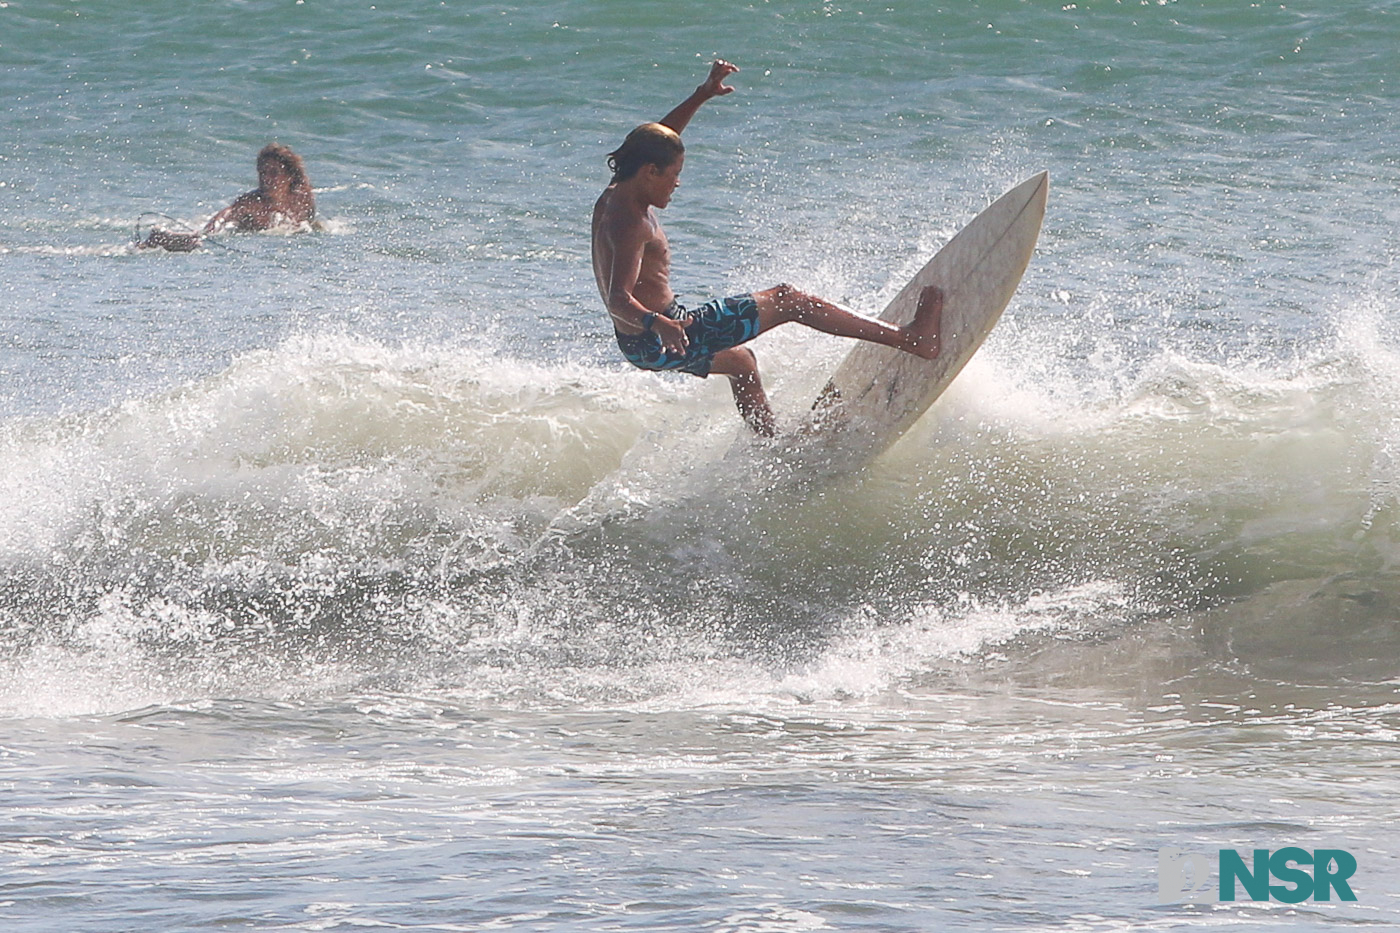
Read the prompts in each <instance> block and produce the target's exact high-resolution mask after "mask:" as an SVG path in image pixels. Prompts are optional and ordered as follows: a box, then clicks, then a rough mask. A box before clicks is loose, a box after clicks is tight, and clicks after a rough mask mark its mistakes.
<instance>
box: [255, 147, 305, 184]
mask: <svg viewBox="0 0 1400 933" xmlns="http://www.w3.org/2000/svg"><path fill="white" fill-rule="evenodd" d="M273 165H280V166H281V167H282V170H283V171H284V172H286V173H287V175H288V176H289V177H290V178H291V179H292V188H293V190H295V189H297V188H310V187H311V179H309V178H307V177H306V166H305V165H304V164H302V161H301V156H299V155H297V154H296V153H295V152H293V151H292V150H291V149H289V148H287V147H286V146H282V145H279V144H278V143H268V144H267V145H266V146H263V147H262V151H261V152H259V153H258V182H259V183H260V184H261V183H262V182H263V173H264V172H266V171H267V169H268V168H270V167H271V166H273Z"/></svg>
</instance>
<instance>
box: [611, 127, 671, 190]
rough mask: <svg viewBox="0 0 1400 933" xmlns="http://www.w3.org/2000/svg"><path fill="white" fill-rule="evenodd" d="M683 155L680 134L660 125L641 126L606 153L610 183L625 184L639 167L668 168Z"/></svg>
mask: <svg viewBox="0 0 1400 933" xmlns="http://www.w3.org/2000/svg"><path fill="white" fill-rule="evenodd" d="M684 154H685V144H684V143H682V142H681V134H680V133H677V132H676V131H675V130H673V129H671V128H670V127H669V126H666V125H665V124H662V123H643V124H642V125H641V126H639V127H637V128H636V129H635V130H633V131H632V132H630V133H628V134H627V138H626V139H624V140H623V141H622V145H621V146H618V147H617V148H616V149H615V150H613V151H612V152H609V153H608V168H610V169H612V173H613V178H612V180H613V181H614V182H619V181H626V180H627V179H629V178H631V177H632V176H633V175H635V174H637V172H638V171H639V170H640V169H641V167H642V166H643V165H655V166H656V167H657V168H662V169H664V168H668V167H670V165H671V163H673V162H675V161H676V160H677V159H679V158H680V157H681V156H682V155H684Z"/></svg>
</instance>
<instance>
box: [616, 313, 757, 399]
mask: <svg viewBox="0 0 1400 933" xmlns="http://www.w3.org/2000/svg"><path fill="white" fill-rule="evenodd" d="M666 316H667V317H669V318H674V319H676V320H678V321H686V320H689V323H688V324H686V325H685V332H686V336H687V337H689V338H690V345H689V346H688V347H686V351H685V353H684V354H677V353H670V352H668V351H667V350H666V349H665V348H663V347H662V346H661V338H660V337H659V336H658V335H657V334H656V333H655V332H654V331H647V332H646V333H644V334H624V333H622V332H621V331H618V332H617V345H618V346H619V347H620V348H621V349H622V355H623V356H625V357H627V360H628V362H630V363H631V364H632V365H633V366H637V367H639V368H641V369H660V370H679V371H680V372H683V373H690V374H691V375H695V376H700V377H701V378H704V377H705V376H708V375H709V374H710V365H711V364H712V363H713V362H714V359H715V354H716V353H718V352H720V351H721V350H728V349H729V348H730V347H737V346H738V345H739V344H741V343H747V342H748V341H750V340H752V339H753V338H755V337H757V336H758V304H757V303H756V302H755V301H754V300H753V295H751V294H748V293H745V294H742V295H734V296H733V297H730V298H716V299H715V300H713V301H707V302H705V303H704V304H703V305H701V306H700V307H699V308H697V309H696V310H694V311H687V310H686V309H685V307H684V306H683V305H681V304H680V303H679V302H676V301H672V302H671V307H669V308H667V309H666Z"/></svg>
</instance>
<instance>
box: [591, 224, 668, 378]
mask: <svg viewBox="0 0 1400 933" xmlns="http://www.w3.org/2000/svg"><path fill="white" fill-rule="evenodd" d="M600 235H601V236H606V237H607V238H608V245H609V246H610V247H611V249H610V250H609V253H610V257H609V259H608V262H607V266H606V269H605V270H604V274H605V275H606V277H607V278H606V281H607V292H606V299H607V305H608V314H610V315H612V317H613V320H616V321H620V322H622V323H623V324H627V325H629V326H631V327H635V328H637V329H638V330H643V331H644V330H647V322H648V321H650V322H651V329H652V330H654V331H656V334H657V336H658V337H660V338H661V345H662V346H663V347H665V348H666V349H667V350H669V351H671V352H673V353H684V352H685V348H686V346H687V345H688V344H689V343H690V338H689V337H687V336H686V333H685V327H684V326H682V325H681V324H680V322H678V321H675V320H673V319H671V318H669V317H666V316H665V315H664V314H657V313H655V312H653V311H651V310H650V309H648V308H647V306H646V305H644V304H642V303H641V302H640V301H638V300H637V298H636V295H635V294H634V292H635V291H636V289H637V279H638V278H640V277H641V273H642V253H643V252H644V251H645V250H646V244H647V240H648V239H649V237H650V233H649V231H648V228H647V225H646V223H645V222H637V223H631V224H627V225H626V226H623V227H619V228H616V229H614V230H611V231H607V230H604V231H601V232H600Z"/></svg>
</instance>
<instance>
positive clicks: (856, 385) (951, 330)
mask: <svg viewBox="0 0 1400 933" xmlns="http://www.w3.org/2000/svg"><path fill="white" fill-rule="evenodd" d="M1049 189H1050V177H1049V173H1048V172H1041V173H1040V174H1039V175H1036V176H1034V177H1032V178H1029V179H1027V180H1026V181H1024V182H1022V183H1021V184H1019V185H1017V186H1016V187H1015V188H1012V189H1011V190H1010V191H1008V192H1007V193H1006V194H1004V195H1002V196H1001V197H1000V198H998V199H997V200H996V201H995V202H994V203H993V204H992V205H991V206H990V207H988V208H987V209H986V210H984V211H983V212H982V213H980V214H978V215H977V216H976V217H975V218H973V220H972V222H971V223H969V224H968V225H967V226H966V227H964V228H963V229H962V230H961V231H960V232H959V233H958V234H957V236H955V237H953V238H952V239H951V240H949V241H948V243H947V244H946V245H944V247H943V248H942V249H940V250H939V251H938V253H937V255H935V256H934V257H933V258H932V259H930V260H929V261H928V263H927V264H926V265H925V266H924V267H923V268H922V269H920V270H919V272H918V274H917V275H915V276H914V278H913V279H911V280H910V281H909V284H907V285H905V286H904V288H902V289H900V292H899V294H897V295H895V297H894V300H893V301H891V302H890V304H889V306H888V307H887V308H885V311H884V313H883V314H881V315H880V319H881V320H883V321H889V322H890V323H892V324H898V325H900V326H904V325H905V324H907V323H909V322H910V321H911V320H913V318H914V312H915V310H916V309H917V308H918V304H919V299H920V296H921V295H922V294H923V291H924V289H925V288H926V287H928V286H930V285H933V286H937V287H938V288H941V289H942V290H943V323H942V328H941V330H940V334H941V340H942V349H941V351H940V353H939V355H938V357H937V359H933V360H924V359H920V358H919V357H917V356H914V355H913V354H910V353H904V352H901V351H899V350H893V349H890V348H889V347H882V346H880V345H879V344H874V343H866V342H862V343H860V344H858V345H857V346H856V347H855V348H854V349H852V350H851V352H850V354H848V355H847V357H846V359H845V361H844V362H842V363H841V365H840V367H838V368H837V370H836V373H835V374H834V375H833V376H832V377H831V380H830V381H829V382H828V383H827V385H826V388H825V389H823V390H822V393H821V396H820V397H819V398H818V399H817V401H816V403H815V404H814V405H813V406H812V416H811V421H810V423H809V424H807V425H806V426H805V429H804V430H803V431H802V432H801V433H803V434H806V435H808V436H809V438H811V440H812V441H814V442H816V443H819V444H821V446H823V447H826V448H836V449H839V450H840V451H841V452H842V454H843V455H849V456H850V457H851V459H853V460H863V459H870V458H872V457H875V456H876V455H877V454H879V453H881V452H882V451H884V450H885V449H886V448H888V447H889V446H890V445H891V444H893V443H894V442H895V441H897V440H899V438H900V436H901V435H902V434H904V432H905V431H907V430H909V428H910V427H911V426H913V424H914V422H915V421H917V420H918V419H919V416H920V415H922V414H923V413H924V412H925V411H926V410H928V407H929V406H930V405H932V404H933V402H934V400H935V399H937V398H938V396H939V395H941V394H942V393H943V390H944V389H946V388H947V387H948V384H949V383H951V382H952V381H953V378H954V377H955V376H957V374H958V373H959V372H960V371H961V370H962V368H963V367H964V366H965V365H967V361H968V360H970V359H972V354H974V353H976V352H977V348H978V347H980V346H981V345H982V341H983V340H985V339H986V337H987V335H988V334H989V333H991V330H992V328H993V327H994V326H995V325H996V322H997V319H998V318H1000V317H1001V313H1002V311H1004V310H1005V309H1006V306H1007V304H1008V303H1010V301H1011V296H1012V295H1013V294H1014V293H1015V291H1016V286H1017V285H1018V284H1020V281H1021V275H1022V273H1024V272H1025V271H1026V266H1027V265H1028V264H1029V263H1030V259H1031V253H1032V251H1033V250H1034V249H1035V242H1036V239H1037V238H1038V237H1039V236H1040V224H1041V221H1042V220H1043V219H1044V217H1045V199H1046V196H1047V194H1048V193H1049ZM842 459H845V457H844V456H843V458H842Z"/></svg>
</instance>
